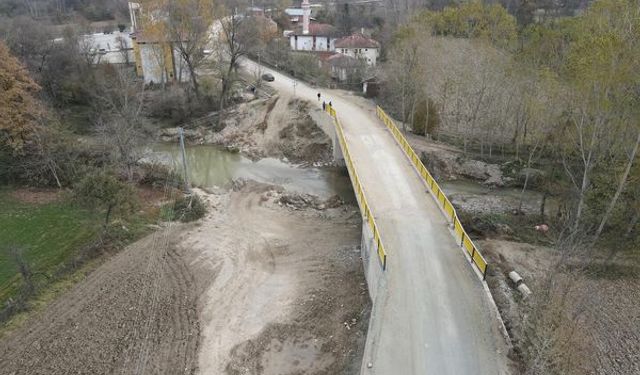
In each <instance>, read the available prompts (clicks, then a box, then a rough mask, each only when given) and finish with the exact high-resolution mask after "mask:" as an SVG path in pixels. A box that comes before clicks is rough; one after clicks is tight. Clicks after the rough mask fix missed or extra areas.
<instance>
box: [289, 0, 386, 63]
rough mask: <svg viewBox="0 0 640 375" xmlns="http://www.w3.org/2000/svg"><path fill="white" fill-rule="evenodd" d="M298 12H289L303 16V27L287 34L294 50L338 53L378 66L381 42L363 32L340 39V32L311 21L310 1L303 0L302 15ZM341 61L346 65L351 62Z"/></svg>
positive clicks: (329, 26)
mask: <svg viewBox="0 0 640 375" xmlns="http://www.w3.org/2000/svg"><path fill="white" fill-rule="evenodd" d="M293 10H296V11H295V12H293ZM297 10H298V9H297V8H293V9H292V12H291V13H287V14H290V15H292V16H293V15H295V16H298V15H301V16H302V22H301V25H300V26H298V27H297V29H296V30H294V31H287V32H285V36H287V37H288V38H289V46H290V47H291V50H292V51H310V52H337V53H340V54H342V55H346V56H349V57H352V58H354V59H358V60H361V61H364V62H366V63H367V64H368V65H370V66H375V65H376V63H377V61H378V57H380V43H378V42H377V41H375V40H373V39H371V38H368V37H366V36H364V35H363V34H360V33H356V34H353V35H350V36H347V37H343V38H337V37H336V34H337V33H336V29H335V28H334V27H333V26H332V25H329V24H324V23H317V22H312V21H311V5H310V4H309V0H303V1H302V7H301V8H299V12H298V11H297ZM336 61H338V60H336ZM340 61H341V63H343V62H345V61H347V60H344V59H341V60H340Z"/></svg>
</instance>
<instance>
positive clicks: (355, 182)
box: [325, 106, 387, 270]
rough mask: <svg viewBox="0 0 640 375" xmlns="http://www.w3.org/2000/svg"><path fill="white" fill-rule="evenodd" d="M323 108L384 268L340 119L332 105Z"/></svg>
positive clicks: (383, 257)
mask: <svg viewBox="0 0 640 375" xmlns="http://www.w3.org/2000/svg"><path fill="white" fill-rule="evenodd" d="M325 110H326V111H327V112H328V113H329V115H331V117H332V118H333V122H334V125H335V127H336V133H337V134H338V141H339V142H340V146H341V147H342V155H343V156H344V161H345V164H346V165H347V169H348V170H349V175H350V176H351V183H352V184H353V190H354V191H355V193H356V198H357V199H358V203H359V204H360V208H361V210H362V218H363V219H364V220H365V221H366V222H367V223H368V224H369V228H371V232H372V233H373V242H374V243H375V245H376V248H377V253H378V259H379V260H380V264H381V265H382V269H383V270H386V269H387V252H386V251H385V249H384V245H383V243H382V239H381V237H380V231H379V230H378V225H377V224H376V220H375V218H374V217H373V214H372V213H371V209H370V208H369V204H368V203H367V198H366V196H365V194H364V190H363V189H362V185H361V184H360V177H358V173H357V172H356V169H355V167H354V165H353V160H352V159H351V154H350V153H349V147H348V146H347V141H346V139H345V138H344V132H343V131H342V124H341V123H340V120H339V119H338V116H337V114H336V110H335V109H334V108H333V107H331V106H326V109H325Z"/></svg>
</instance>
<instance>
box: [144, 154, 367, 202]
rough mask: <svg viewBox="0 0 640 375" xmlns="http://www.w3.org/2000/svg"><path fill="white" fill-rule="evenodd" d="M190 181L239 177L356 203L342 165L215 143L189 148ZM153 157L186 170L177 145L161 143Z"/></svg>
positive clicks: (209, 183)
mask: <svg viewBox="0 0 640 375" xmlns="http://www.w3.org/2000/svg"><path fill="white" fill-rule="evenodd" d="M186 156H187V170H188V172H189V180H190V182H191V184H193V185H194V186H200V187H214V186H218V187H223V186H226V185H228V184H229V183H230V182H231V181H233V180H235V179H239V178H245V179H251V180H255V181H258V182H263V183H270V184H274V185H279V186H282V187H284V188H285V189H287V190H288V191H295V192H299V193H307V194H313V195H317V196H319V197H322V198H328V197H330V196H332V195H338V196H340V198H342V199H343V200H345V201H347V202H355V197H354V195H353V190H352V187H351V181H350V180H349V177H348V175H347V172H346V170H343V169H340V168H332V167H323V168H302V167H298V166H294V165H291V164H287V163H284V162H282V161H280V160H278V159H272V158H265V159H261V160H259V161H255V162H254V161H252V160H251V159H248V158H246V157H244V156H242V155H240V154H238V153H232V152H229V151H226V150H224V149H222V148H220V147H217V146H212V145H197V146H187V147H186ZM150 157H151V158H152V159H154V160H157V161H159V162H161V163H163V164H167V165H171V166H173V167H174V168H175V169H176V170H179V171H182V159H181V155H180V148H179V145H177V144H169V143H163V144H157V145H155V146H153V147H152V154H151V155H150Z"/></svg>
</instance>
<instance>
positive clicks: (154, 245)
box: [0, 226, 199, 375]
mask: <svg viewBox="0 0 640 375" xmlns="http://www.w3.org/2000/svg"><path fill="white" fill-rule="evenodd" d="M181 228H182V226H177V227H173V228H164V229H161V230H159V231H157V232H156V233H154V234H152V235H150V236H148V237H146V238H144V239H142V240H141V241H138V242H136V243H135V244H133V245H132V246H130V247H128V248H127V249H125V250H124V251H122V252H121V253H119V254H118V255H116V256H114V257H113V258H112V259H110V260H108V261H107V262H105V264H103V265H102V266H100V267H99V268H98V269H97V270H95V271H94V272H92V273H91V274H90V275H89V276H88V277H87V279H86V280H84V281H83V282H81V283H79V284H78V285H77V286H76V287H75V288H74V289H72V290H71V291H69V292H67V293H65V294H64V295H63V296H62V297H60V298H59V299H58V300H57V301H55V302H53V303H52V304H51V305H50V306H49V307H48V308H46V309H45V310H44V311H43V312H42V313H40V314H38V315H37V316H33V317H32V318H31V319H30V320H29V321H27V322H26V323H25V324H24V325H23V326H22V327H21V328H20V329H18V330H16V331H14V332H12V333H10V334H9V335H8V336H7V337H5V338H3V339H2V341H0V373H2V374H48V375H50V374H70V373H75V374H107V373H110V374H132V373H136V374H144V373H166V374H191V373H194V372H195V370H196V367H197V360H196V354H197V349H198V348H197V346H198V340H199V323H198V315H197V306H196V297H197V294H198V290H197V288H196V287H195V286H194V285H195V284H194V280H193V277H192V276H191V274H190V272H189V269H188V268H187V265H186V264H185V262H184V257H183V256H182V254H180V253H179V250H177V247H176V246H173V243H172V241H173V239H174V238H175V237H176V236H175V234H176V233H178V231H179V230H180V229H181Z"/></svg>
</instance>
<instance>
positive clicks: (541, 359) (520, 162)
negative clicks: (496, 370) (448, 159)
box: [379, 0, 640, 374]
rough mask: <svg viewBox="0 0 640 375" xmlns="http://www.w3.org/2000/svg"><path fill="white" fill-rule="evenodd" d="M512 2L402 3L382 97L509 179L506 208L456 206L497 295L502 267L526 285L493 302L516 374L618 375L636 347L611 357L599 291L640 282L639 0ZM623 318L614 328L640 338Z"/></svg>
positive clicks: (631, 291)
mask: <svg viewBox="0 0 640 375" xmlns="http://www.w3.org/2000/svg"><path fill="white" fill-rule="evenodd" d="M520 10H522V11H523V12H524V13H517V12H516V13H514V14H510V13H509V12H508V11H507V9H505V8H503V7H502V6H500V5H498V4H491V5H489V4H483V3H482V2H468V3H463V4H460V5H449V6H445V7H443V8H441V9H429V10H420V11H418V12H417V13H416V14H413V15H408V16H407V17H406V18H404V19H403V20H402V21H401V22H398V24H397V27H396V28H395V29H394V31H393V33H391V37H390V39H389V42H388V43H387V50H386V53H385V55H386V61H385V62H384V64H383V67H382V69H383V73H384V80H383V81H382V86H383V87H382V90H381V96H380V98H379V103H380V104H381V105H382V106H383V107H384V108H385V109H386V110H387V111H389V112H390V113H392V114H393V115H394V117H395V118H396V119H398V121H399V123H400V124H402V125H401V126H402V127H403V129H404V130H405V131H407V132H412V133H414V134H416V135H419V136H423V137H425V138H426V139H427V140H429V142H435V143H440V144H448V145H453V146H455V147H456V148H458V149H459V150H460V151H461V153H460V155H459V156H457V157H456V158H457V159H458V161H457V162H456V163H457V165H461V164H464V161H465V160H482V161H484V162H487V163H494V164H497V165H498V166H499V167H500V168H499V169H501V170H502V172H504V176H505V177H506V178H505V180H506V181H508V182H506V183H503V182H502V181H501V182H500V183H499V184H497V186H498V188H499V187H500V186H503V185H505V184H506V185H508V186H509V187H510V188H518V189H521V191H522V194H521V198H520V204H519V206H518V205H516V206H515V207H513V209H512V210H510V211H508V212H498V211H497V210H496V211H495V212H492V211H491V209H490V208H489V209H488V210H486V211H484V212H482V213H477V212H474V213H465V212H462V218H463V221H464V222H465V226H466V227H467V228H469V229H470V230H471V232H472V233H473V234H474V235H475V236H476V238H477V239H478V240H481V239H488V242H486V245H487V253H488V254H490V258H491V259H490V260H491V261H492V264H493V266H494V267H495V268H494V270H493V273H492V275H491V277H490V278H492V277H496V278H498V279H500V280H505V279H506V281H500V282H498V281H495V282H494V281H492V282H490V284H491V285H492V289H493V291H494V294H496V293H497V294H501V293H503V291H504V290H505V288H504V286H506V289H510V287H509V286H508V285H509V284H508V282H509V280H508V278H507V277H506V276H507V273H508V272H510V271H512V270H513V267H520V271H521V272H524V273H526V274H527V275H528V276H529V279H530V280H529V283H530V285H532V290H534V293H533V295H532V296H530V297H528V298H526V299H522V298H521V296H517V295H516V296H512V297H513V298H515V301H516V302H517V303H515V304H514V303H499V306H500V307H501V311H502V313H503V316H504V317H505V319H506V320H507V328H508V329H509V332H510V334H511V336H512V338H513V339H514V343H515V350H514V353H513V356H514V358H516V360H517V361H518V362H519V363H520V367H521V368H520V369H521V370H522V371H523V373H526V374H584V373H595V372H594V371H596V372H602V373H620V374H630V373H633V372H634V370H631V369H632V368H633V366H634V364H633V363H635V360H634V356H630V355H624V354H620V350H621V348H620V347H619V346H618V345H617V344H615V343H614V342H615V341H616V340H623V338H622V337H621V335H617V334H614V333H613V331H607V328H605V327H609V328H613V327H618V328H617V329H621V327H622V326H624V323H622V322H623V321H624V320H625V319H628V317H629V314H630V313H631V312H630V311H629V310H628V309H627V308H623V307H620V308H619V309H617V308H616V307H615V306H614V305H611V304H609V303H606V302H602V301H605V300H606V299H607V297H605V295H606V294H607V293H610V290H611V289H613V288H614V286H613V285H616V287H615V288H617V289H616V293H615V295H616V298H621V299H625V298H626V299H629V300H632V299H634V298H636V297H635V294H636V293H635V290H636V288H637V285H638V272H637V270H638V269H639V267H640V263H639V257H638V255H639V253H638V251H637V249H638V246H637V244H638V241H639V240H640V227H639V226H638V221H639V220H638V219H639V218H640V210H639V209H638V207H639V206H638V204H637V203H638V201H637V196H638V192H639V191H640V190H638V184H637V183H636V182H637V179H638V177H640V175H639V174H638V173H639V171H640V169H638V168H639V167H638V165H639V163H638V161H639V159H640V158H639V157H638V148H639V147H640V128H639V127H638V123H639V121H640V112H638V102H639V101H640V95H639V94H638V90H637V88H638V83H639V82H640V33H639V30H640V22H639V21H638V20H639V19H640V18H639V17H638V15H639V14H640V5H639V4H638V3H637V2H636V1H628V0H597V1H593V2H591V3H590V5H589V7H587V8H586V9H583V10H582V12H580V13H579V14H577V15H573V16H568V15H566V14H565V15H562V16H561V15H551V14H550V13H548V12H547V13H545V12H543V7H540V8H536V11H535V12H531V13H528V12H526V9H524V8H520ZM527 14H528V15H527ZM416 142H417V141H416ZM418 143H419V142H418ZM423 157H424V158H425V162H426V163H427V164H431V165H436V164H437V159H438V158H437V157H435V156H434V154H431V155H427V154H423ZM478 165H479V166H481V167H483V166H484V165H485V164H478ZM480 174H482V172H481V173H480ZM494 186H495V185H494ZM529 190H534V191H536V192H539V193H540V196H541V197H542V199H540V201H539V202H540V203H539V204H540V209H539V210H533V212H531V210H529V211H527V212H525V211H524V210H523V198H522V197H524V193H525V192H527V191H529ZM489 194H491V193H489ZM550 200H552V201H553V202H555V203H554V209H553V210H550V209H549V207H545V203H548V202H549V201H550ZM459 210H460V208H459ZM542 224H544V227H542V226H541V225H542ZM536 226H538V228H545V229H539V230H536V229H535V228H536ZM546 228H549V229H548V231H547V229H546ZM491 239H500V240H504V239H508V240H510V241H517V242H521V243H522V242H523V243H528V244H533V245H536V246H542V247H544V248H545V249H547V250H545V251H543V252H540V253H531V255H526V254H522V255H521V256H522V257H525V259H526V258H527V257H531V258H532V259H530V260H529V262H528V263H522V262H521V260H520V259H518V258H515V255H514V254H516V253H518V254H520V253H519V250H518V251H516V250H513V254H508V253H506V252H505V251H502V252H495V249H496V248H499V247H500V246H502V245H501V244H502V243H496V242H495V241H494V242H492V241H491ZM517 247H518V245H514V248H517ZM536 262H538V263H539V264H545V265H546V266H545V267H544V268H543V269H538V266H536V265H535V263H536ZM629 270H633V271H632V272H629ZM498 279H496V280H498ZM613 279H615V281H613ZM634 285H635V286H634ZM496 299H497V300H500V299H502V297H496ZM598 301H600V302H602V304H601V305H599V303H600V302H598ZM621 306H622V304H621ZM514 311H516V312H514ZM605 311H606V312H605ZM602 314H605V315H606V316H608V318H604V317H603V316H602ZM631 314H632V313H631ZM607 319H608V320H607ZM627 327H628V328H629V329H630V332H628V333H627V334H626V335H623V336H628V337H635V338H637V337H638V336H639V335H640V332H639V330H638V327H637V326H634V323H631V321H629V325H628V326H627ZM595 332H597V333H595ZM603 342H607V344H603ZM636 349H637V347H636ZM610 358H615V360H610ZM618 363H625V364H626V366H627V368H628V370H622V368H623V367H625V366H619V365H618ZM594 369H595V370H594Z"/></svg>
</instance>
